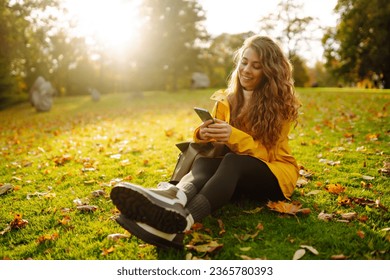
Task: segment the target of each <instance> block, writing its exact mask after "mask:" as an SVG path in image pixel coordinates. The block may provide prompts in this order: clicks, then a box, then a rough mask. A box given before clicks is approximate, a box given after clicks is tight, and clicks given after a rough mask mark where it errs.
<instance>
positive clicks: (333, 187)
mask: <svg viewBox="0 0 390 280" xmlns="http://www.w3.org/2000/svg"><path fill="white" fill-rule="evenodd" d="M325 189H326V190H327V191H328V192H329V193H333V194H340V193H342V192H344V191H345V187H343V186H342V185H340V184H329V185H327V186H326V187H325Z"/></svg>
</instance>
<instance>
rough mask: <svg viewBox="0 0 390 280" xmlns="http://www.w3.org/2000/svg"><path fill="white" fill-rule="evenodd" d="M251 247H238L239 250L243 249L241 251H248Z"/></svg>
mask: <svg viewBox="0 0 390 280" xmlns="http://www.w3.org/2000/svg"><path fill="white" fill-rule="evenodd" d="M251 249H252V247H242V248H240V250H241V251H243V252H248V251H250V250H251Z"/></svg>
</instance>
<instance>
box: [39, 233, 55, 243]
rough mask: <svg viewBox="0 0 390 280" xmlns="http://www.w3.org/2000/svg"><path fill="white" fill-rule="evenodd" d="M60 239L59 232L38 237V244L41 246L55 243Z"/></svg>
mask: <svg viewBox="0 0 390 280" xmlns="http://www.w3.org/2000/svg"><path fill="white" fill-rule="evenodd" d="M58 237H59V235H58V233H57V232H55V233H53V234H44V235H42V236H40V237H38V239H37V242H38V243H39V244H41V243H43V242H46V241H54V240H56V239H57V238H58Z"/></svg>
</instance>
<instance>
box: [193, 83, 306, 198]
mask: <svg viewBox="0 0 390 280" xmlns="http://www.w3.org/2000/svg"><path fill="white" fill-rule="evenodd" d="M211 99H212V100H215V101H216V103H215V105H214V108H213V111H212V115H213V116H214V117H215V118H217V119H220V120H223V121H225V122H227V123H230V106H229V102H228V101H227V93H226V92H225V91H223V90H219V91H217V92H215V93H214V94H213V95H212V96H211ZM290 126H291V124H290V123H286V124H285V125H284V126H283V129H282V133H281V137H280V139H279V141H278V143H277V144H276V145H275V146H274V148H273V149H272V150H267V149H266V148H265V147H264V146H263V145H262V144H261V143H260V142H259V141H256V140H254V139H253V137H252V136H250V135H249V134H247V133H245V132H243V131H242V130H239V129H237V128H235V127H232V134H231V135H230V139H229V141H228V143H226V145H227V146H228V147H229V148H230V150H231V151H233V152H235V153H237V154H242V155H249V156H253V157H256V158H258V159H260V160H262V161H263V162H265V163H266V164H267V166H268V167H269V169H270V170H271V171H272V173H273V174H274V175H275V177H276V178H277V180H278V182H279V186H280V188H281V189H282V192H283V194H284V196H285V197H286V198H287V199H290V197H291V195H292V193H293V191H294V188H295V186H296V182H297V179H298V171H299V168H298V165H297V162H296V160H295V158H294V157H293V156H292V155H291V150H290V148H289V145H288V134H289V131H290ZM198 131H199V127H198V128H197V129H195V131H194V141H195V142H204V141H203V140H200V139H199V138H198Z"/></svg>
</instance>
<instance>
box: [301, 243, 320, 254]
mask: <svg viewBox="0 0 390 280" xmlns="http://www.w3.org/2000/svg"><path fill="white" fill-rule="evenodd" d="M301 248H303V249H307V250H309V251H310V252H312V253H313V254H314V255H316V256H317V255H318V254H319V253H318V251H317V250H316V249H314V248H313V247H312V246H308V245H301Z"/></svg>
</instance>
